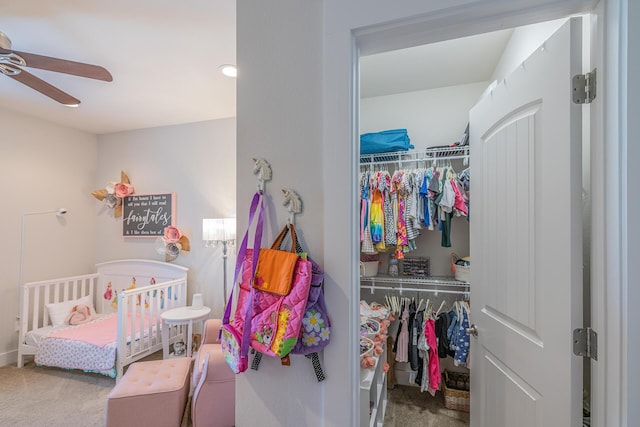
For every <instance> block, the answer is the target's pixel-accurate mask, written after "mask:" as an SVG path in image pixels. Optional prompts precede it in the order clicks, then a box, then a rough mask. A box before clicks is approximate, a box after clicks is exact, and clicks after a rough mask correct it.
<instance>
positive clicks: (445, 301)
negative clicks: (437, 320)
mask: <svg viewBox="0 0 640 427" xmlns="http://www.w3.org/2000/svg"><path fill="white" fill-rule="evenodd" d="M446 303H447V300H444V299H443V300H442V302H441V303H440V307H439V308H438V310H436V317H438V315H440V311H441V310H442V309H443V308H444V306H445V304H446ZM447 311H448V310H447Z"/></svg>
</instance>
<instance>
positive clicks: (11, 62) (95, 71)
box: [0, 31, 113, 107]
mask: <svg viewBox="0 0 640 427" xmlns="http://www.w3.org/2000/svg"><path fill="white" fill-rule="evenodd" d="M22 67H30V68H38V69H41V70H49V71H55V72H57V73H65V74H71V75H74V76H80V77H87V78H90V79H96V80H103V81H106V82H110V81H112V80H113V77H111V74H110V73H109V71H107V70H106V69H105V68H103V67H100V66H98V65H91V64H84V63H82V62H75V61H68V60H66V59H59V58H52V57H50V56H42V55H36V54H33V53H27V52H19V51H17V50H13V49H11V40H10V39H9V37H7V35H6V34H4V33H3V32H1V31H0V73H2V74H4V75H5V76H8V77H11V78H12V79H14V80H17V81H19V82H20V83H22V84H24V85H27V86H29V87H30V88H32V89H35V90H37V91H38V92H40V93H42V94H43V95H46V96H48V97H49V98H51V99H54V100H56V101H58V102H59V103H61V104H64V105H66V106H69V107H77V106H78V105H79V104H80V100H79V99H77V98H74V97H73V96H71V95H69V94H68V93H66V92H63V91H62V90H60V89H58V88H57V87H55V86H53V85H51V84H49V83H47V82H45V81H44V80H42V79H40V78H39V77H36V76H34V75H33V74H31V73H29V72H27V71H26V70H24V69H23V68H22Z"/></svg>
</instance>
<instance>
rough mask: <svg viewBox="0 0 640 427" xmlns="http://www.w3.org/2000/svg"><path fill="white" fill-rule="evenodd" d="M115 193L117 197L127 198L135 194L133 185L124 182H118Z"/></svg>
mask: <svg viewBox="0 0 640 427" xmlns="http://www.w3.org/2000/svg"><path fill="white" fill-rule="evenodd" d="M114 193H115V195H116V197H120V198H122V197H126V196H129V195H131V194H133V185H131V184H127V183H124V182H117V183H116V184H115V185H114Z"/></svg>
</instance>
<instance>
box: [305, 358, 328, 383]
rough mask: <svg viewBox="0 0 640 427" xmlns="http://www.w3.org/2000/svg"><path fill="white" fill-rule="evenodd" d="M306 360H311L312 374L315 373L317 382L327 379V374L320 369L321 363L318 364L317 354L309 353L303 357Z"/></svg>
mask: <svg viewBox="0 0 640 427" xmlns="http://www.w3.org/2000/svg"><path fill="white" fill-rule="evenodd" d="M305 357H306V358H307V359H311V363H312V364H313V372H315V373H316V378H317V379H318V382H322V381H324V380H326V379H327V374H326V372H325V371H324V368H323V367H322V363H320V358H319V357H318V353H310V354H307V355H306V356H305Z"/></svg>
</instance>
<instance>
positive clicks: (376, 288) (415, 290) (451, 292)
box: [360, 285, 469, 296]
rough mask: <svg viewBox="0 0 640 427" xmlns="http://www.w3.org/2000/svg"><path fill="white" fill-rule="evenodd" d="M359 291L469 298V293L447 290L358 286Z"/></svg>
mask: <svg viewBox="0 0 640 427" xmlns="http://www.w3.org/2000/svg"><path fill="white" fill-rule="evenodd" d="M360 288H361V289H370V290H371V293H372V294H373V293H375V291H378V290H379V291H396V292H399V293H400V295H402V293H403V292H430V293H432V294H455V295H464V296H469V291H468V290H467V291H462V290H459V291H451V290H447V289H431V288H403V287H391V286H368V285H360Z"/></svg>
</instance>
